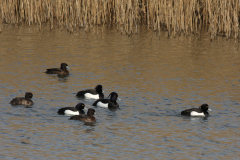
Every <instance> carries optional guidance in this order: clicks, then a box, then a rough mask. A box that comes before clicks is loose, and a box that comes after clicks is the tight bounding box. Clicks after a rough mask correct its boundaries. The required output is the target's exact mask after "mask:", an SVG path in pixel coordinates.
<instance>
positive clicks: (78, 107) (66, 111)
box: [58, 103, 85, 116]
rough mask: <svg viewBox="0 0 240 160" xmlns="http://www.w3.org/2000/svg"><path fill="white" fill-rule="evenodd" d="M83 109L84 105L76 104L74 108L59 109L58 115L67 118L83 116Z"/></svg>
mask: <svg viewBox="0 0 240 160" xmlns="http://www.w3.org/2000/svg"><path fill="white" fill-rule="evenodd" d="M83 109H85V105H84V104H83V103H78V104H77V105H76V106H75V107H64V108H61V109H59V110H58V114H61V115H67V116H72V115H80V114H85V112H84V111H83Z"/></svg>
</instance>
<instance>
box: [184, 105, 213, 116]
mask: <svg viewBox="0 0 240 160" xmlns="http://www.w3.org/2000/svg"><path fill="white" fill-rule="evenodd" d="M208 111H211V109H209V108H208V104H202V105H201V106H200V107H199V108H191V109H186V110H184V111H182V112H181V115H184V116H207V115H209V113H208Z"/></svg>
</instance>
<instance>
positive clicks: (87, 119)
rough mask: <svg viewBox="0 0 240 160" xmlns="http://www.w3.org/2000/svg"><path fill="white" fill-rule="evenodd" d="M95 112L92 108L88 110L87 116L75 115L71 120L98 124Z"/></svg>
mask: <svg viewBox="0 0 240 160" xmlns="http://www.w3.org/2000/svg"><path fill="white" fill-rule="evenodd" d="M94 113H95V110H94V109H92V108H89V109H88V112H87V115H75V116H72V117H70V118H69V120H79V121H83V122H96V119H95V117H94V116H93V115H94Z"/></svg>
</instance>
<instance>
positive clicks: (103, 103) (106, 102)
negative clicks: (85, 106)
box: [93, 92, 119, 109]
mask: <svg viewBox="0 0 240 160" xmlns="http://www.w3.org/2000/svg"><path fill="white" fill-rule="evenodd" d="M108 97H110V99H98V100H96V101H95V102H94V103H93V106H98V107H104V108H110V109H116V108H119V104H118V103H117V102H116V101H117V98H118V94H117V93H116V92H112V93H111V94H110V95H109V96H108Z"/></svg>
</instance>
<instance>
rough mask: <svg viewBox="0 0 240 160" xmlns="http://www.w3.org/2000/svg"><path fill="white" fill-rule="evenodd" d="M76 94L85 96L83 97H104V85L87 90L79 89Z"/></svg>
mask: <svg viewBox="0 0 240 160" xmlns="http://www.w3.org/2000/svg"><path fill="white" fill-rule="evenodd" d="M76 96H77V97H83V98H92V99H103V98H104V94H103V90H102V85H97V86H96V87H95V89H87V90H83V91H79V92H78V93H77V95H76Z"/></svg>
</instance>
